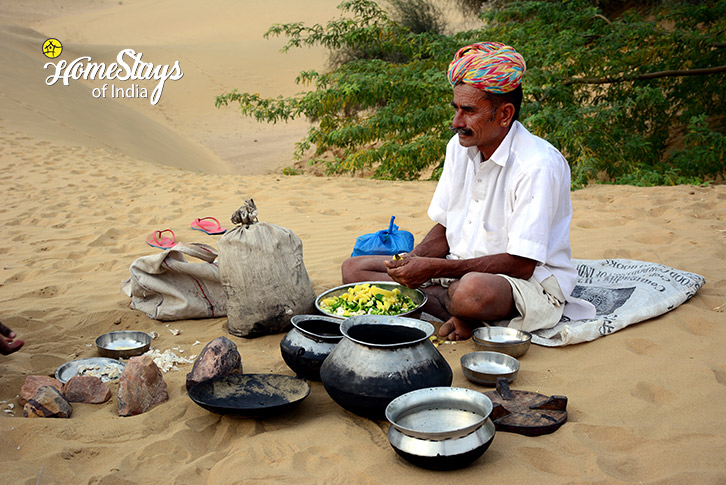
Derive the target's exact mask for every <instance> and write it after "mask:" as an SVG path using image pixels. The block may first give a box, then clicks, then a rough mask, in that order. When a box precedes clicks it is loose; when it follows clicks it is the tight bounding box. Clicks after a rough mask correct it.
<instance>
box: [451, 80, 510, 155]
mask: <svg viewBox="0 0 726 485" xmlns="http://www.w3.org/2000/svg"><path fill="white" fill-rule="evenodd" d="M451 105H452V106H453V107H454V110H455V113H454V120H453V121H452V122H451V127H452V128H453V129H454V130H456V132H457V133H458V135H459V143H461V145H462V146H465V147H472V146H475V147H479V148H480V150H482V151H483V152H484V151H489V150H486V149H487V148H490V147H492V145H496V146H493V148H494V149H496V147H497V146H499V143H500V142H501V140H502V138H503V136H501V128H502V126H501V124H500V120H499V116H497V115H498V113H497V112H495V111H494V110H493V107H492V103H491V101H489V100H488V99H486V98H485V97H484V95H483V93H482V91H481V90H479V89H477V88H475V87H473V86H470V85H468V84H457V85H456V86H455V87H454V100H453V101H452V102H451ZM504 134H506V130H505V132H504ZM491 152H493V150H491ZM490 155H491V153H490Z"/></svg>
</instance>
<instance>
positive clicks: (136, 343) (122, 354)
mask: <svg viewBox="0 0 726 485" xmlns="http://www.w3.org/2000/svg"><path fill="white" fill-rule="evenodd" d="M150 346H151V335H149V334H148V333H144V332H138V331H135V330H120V331H117V332H109V333H105V334H103V335H101V336H100V337H98V338H97V339H96V347H98V353H99V354H101V355H102V356H104V357H111V358H114V359H128V358H129V357H134V356H136V355H141V354H143V353H144V352H146V351H147V350H149V347H150Z"/></svg>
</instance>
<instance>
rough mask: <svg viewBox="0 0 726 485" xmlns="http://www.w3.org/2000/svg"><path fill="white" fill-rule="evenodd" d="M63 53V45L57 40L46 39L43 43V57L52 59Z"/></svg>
mask: <svg viewBox="0 0 726 485" xmlns="http://www.w3.org/2000/svg"><path fill="white" fill-rule="evenodd" d="M62 51H63V44H61V43H60V41H59V40H58V39H48V40H46V41H45V42H43V54H45V57H50V58H51V59H54V58H56V57H58V56H59V55H60V54H61V52H62Z"/></svg>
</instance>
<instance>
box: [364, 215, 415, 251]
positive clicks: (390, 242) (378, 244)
mask: <svg viewBox="0 0 726 485" xmlns="http://www.w3.org/2000/svg"><path fill="white" fill-rule="evenodd" d="M395 218H396V216H393V217H391V224H390V225H389V226H388V229H384V230H382V231H378V232H374V233H372V234H364V235H363V236H358V238H357V239H356V240H355V246H354V247H353V253H352V254H351V256H366V255H372V254H398V253H407V252H409V251H412V250H413V234H411V233H410V232H408V231H399V230H398V226H397V225H395V224H394V223H393V220H394V219H395Z"/></svg>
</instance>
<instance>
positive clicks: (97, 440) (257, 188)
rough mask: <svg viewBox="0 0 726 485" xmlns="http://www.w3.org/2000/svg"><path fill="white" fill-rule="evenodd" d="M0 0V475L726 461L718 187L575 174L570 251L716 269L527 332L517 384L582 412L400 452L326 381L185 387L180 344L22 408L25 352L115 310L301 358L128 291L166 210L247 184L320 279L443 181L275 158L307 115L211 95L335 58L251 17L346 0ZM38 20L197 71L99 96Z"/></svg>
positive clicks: (507, 469) (267, 359)
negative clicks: (596, 333)
mask: <svg viewBox="0 0 726 485" xmlns="http://www.w3.org/2000/svg"><path fill="white" fill-rule="evenodd" d="M3 4H4V5H2V7H3V8H2V9H0V11H2V12H3V13H2V17H0V18H1V19H2V21H3V22H4V23H5V24H6V26H5V27H3V28H2V31H1V32H2V33H1V34H0V35H1V36H2V38H1V39H0V40H2V44H3V49H0V56H1V57H0V59H1V60H2V61H3V66H4V67H3V69H2V71H0V76H1V79H0V86H2V88H0V92H1V93H2V96H0V164H1V165H0V166H2V169H3V170H2V173H0V190H2V202H3V203H2V205H0V225H2V227H3V228H4V237H3V238H2V240H0V254H1V255H2V267H1V269H0V319H1V320H2V321H3V322H5V323H6V324H8V325H9V326H11V327H12V328H13V329H14V330H15V331H16V332H17V333H18V335H19V336H20V337H21V338H23V339H24V340H25V341H26V342H27V343H26V345H25V347H24V348H23V349H22V350H21V351H20V352H18V353H15V354H13V355H11V356H8V357H1V358H0V401H3V402H2V403H0V409H2V410H3V412H2V413H0V414H2V415H3V416H0V431H1V432H2V433H3V435H4V437H5V439H3V440H2V441H0V467H2V470H3V471H2V479H1V480H0V481H2V482H3V483H104V484H108V483H215V484H216V483H248V482H252V481H259V482H264V483H277V482H281V483H321V482H323V483H382V482H391V483H421V482H423V481H433V480H446V481H463V482H467V483H468V482H475V481H476V482H478V481H482V480H485V479H486V480H487V481H492V482H503V483H534V482H540V483H583V482H604V483H631V482H646V483H664V482H667V483H724V481H726V467H725V466H724V464H723V456H724V454H725V453H726V436H725V435H726V425H725V424H724V420H723V417H722V414H723V402H724V400H725V399H726V357H724V352H723V349H722V347H723V345H724V342H726V326H725V325H724V323H726V317H725V316H724V310H726V278H725V277H724V274H726V223H725V222H724V214H726V187H725V186H713V187H689V186H679V187H658V188H634V187H621V186H618V187H614V186H594V187H588V188H586V189H584V190H580V191H577V192H574V193H573V195H572V198H573V203H574V207H575V217H574V220H573V224H572V245H573V253H574V254H573V255H574V256H575V257H577V258H585V259H600V258H631V259H638V260H644V261H653V262H659V263H663V264H666V265H669V266H673V267H675V268H678V269H683V270H687V271H692V272H695V273H699V274H701V275H704V276H705V277H706V279H707V284H706V286H705V287H703V288H702V289H701V290H700V291H699V292H698V294H697V295H696V296H695V297H694V298H693V299H692V300H691V301H689V302H687V303H686V304H685V305H683V306H682V307H680V308H678V309H676V310H674V311H672V312H670V313H668V314H666V315H664V316H662V317H659V318H656V319H653V320H651V321H648V322H645V323H641V324H638V325H635V326H632V327H629V328H627V329H625V330H622V331H620V332H617V333H615V334H612V335H610V336H608V337H605V338H601V339H598V340H596V341H593V342H590V343H587V344H580V345H575V346H569V347H564V348H545V347H537V346H533V348H532V349H531V350H530V352H529V353H528V354H527V355H526V356H525V357H524V358H522V370H521V371H520V375H519V377H518V379H517V381H515V384H514V387H515V388H517V389H523V390H531V391H537V392H541V393H544V394H562V395H566V396H567V397H568V398H569V406H568V410H569V421H568V423H567V424H566V425H565V426H563V427H562V428H561V429H560V430H558V431H557V432H556V433H554V434H551V435H547V436H542V437H538V438H527V437H524V436H520V435H515V434H508V433H498V434H497V436H496V437H495V440H494V443H493V445H492V447H491V448H490V450H489V451H487V453H486V455H484V457H483V458H481V459H480V460H478V461H477V462H476V463H475V464H473V465H472V466H470V467H468V468H466V469H463V470H460V471H456V472H450V473H446V474H437V473H432V472H427V471H424V470H421V469H418V468H415V467H413V466H411V465H409V464H407V463H406V462H404V461H402V460H401V459H400V458H399V457H398V456H397V455H396V454H395V453H394V452H393V450H392V449H391V448H390V446H389V444H388V441H387V438H386V431H387V428H388V426H387V423H385V422H376V421H371V420H367V419H363V418H359V417H357V416H355V415H352V414H350V413H348V412H346V411H344V410H343V409H342V408H340V407H339V406H337V405H336V404H335V403H334V402H332V401H331V399H330V398H329V397H328V396H327V394H326V392H325V390H324V388H323V387H322V385H320V384H319V383H312V384H311V385H312V392H311V394H310V396H309V397H308V398H307V399H306V400H305V401H304V402H303V403H302V404H301V406H300V407H299V408H297V409H296V410H295V411H294V412H292V413H289V414H286V415H282V416H279V417H276V418H272V419H266V420H257V421H255V420H244V419H232V418H228V417H221V416H217V415H214V414H211V413H209V412H207V411H205V410H203V409H202V408H200V407H198V406H196V405H195V404H194V403H193V402H192V401H191V400H189V398H188V397H187V396H186V392H185V389H184V379H185V375H186V373H187V372H188V371H189V370H190V368H191V366H190V365H184V366H181V368H180V369H179V370H177V371H171V372H169V373H167V374H165V376H164V378H165V380H166V382H167V384H168V386H169V394H170V400H169V401H168V402H167V403H164V404H162V405H159V406H157V407H155V408H154V409H152V410H151V411H150V412H148V413H146V414H143V415H140V416H136V417H129V418H119V417H118V415H117V410H116V401H115V397H116V388H115V387H114V386H112V391H113V393H114V397H113V398H112V400H111V401H109V402H108V403H105V404H103V405H84V404H76V405H74V412H73V417H72V418H71V419H69V420H41V419H36V420H31V419H24V418H22V417H20V416H21V415H22V413H21V411H20V410H19V409H18V407H17V399H16V395H17V393H18V391H19V389H20V387H21V385H22V383H23V381H24V379H25V377H26V376H27V375H30V374H41V375H50V374H53V373H54V371H55V369H56V368H57V367H58V366H59V365H60V364H62V363H63V362H66V361H67V360H71V359H75V358H79V357H92V356H95V355H96V350H95V348H94V346H93V342H94V340H95V338H96V337H97V336H98V335H100V334H102V333H105V332H107V331H111V330H117V329H138V330H143V331H147V332H151V331H157V332H158V333H159V334H160V337H159V338H158V339H157V340H155V341H154V346H155V347H156V348H158V349H159V350H162V351H163V350H167V349H180V350H178V352H181V351H182V350H183V355H187V356H188V355H193V354H197V353H198V352H199V350H200V349H201V346H202V345H203V344H205V343H207V342H209V341H210V340H212V339H213V338H215V337H218V336H221V335H224V336H227V337H229V338H231V339H232V340H233V341H234V342H235V343H236V344H237V345H238V348H239V350H240V353H241V355H242V359H243V363H244V367H245V371H246V372H272V373H282V374H292V372H291V371H290V370H289V369H288V368H287V367H286V365H285V364H284V362H283V361H282V359H281V357H280V353H279V342H280V340H281V338H282V335H271V336H267V337H262V338H259V339H254V340H245V339H241V338H237V337H231V336H230V335H229V334H228V333H227V331H226V329H225V323H226V322H225V319H224V318H216V319H209V320H198V321H180V322H173V323H169V324H168V326H167V324H164V323H160V322H156V321H153V320H150V319H149V318H147V317H146V316H145V315H143V314H140V313H138V312H135V311H132V310H130V309H129V308H128V303H129V300H128V299H127V298H126V297H125V295H123V294H122V293H121V292H120V290H119V285H120V283H121V281H122V280H123V279H124V278H126V277H127V276H128V266H129V264H130V263H131V262H132V261H133V260H134V259H135V258H137V257H139V256H143V255H146V254H152V253H153V252H155V251H156V249H153V248H150V247H148V246H146V245H145V244H144V242H143V241H144V237H145V236H146V234H147V233H149V232H150V231H152V230H155V229H164V228H172V229H174V230H175V231H176V233H177V236H178V238H179V239H180V240H182V241H186V242H205V243H209V244H215V243H216V241H217V239H218V236H206V235H204V234H202V233H200V232H197V231H193V230H191V228H190V227H189V224H190V222H191V221H192V219H194V218H195V217H204V216H214V217H217V218H218V219H220V220H221V221H222V222H223V223H225V224H227V222H228V217H229V216H230V215H231V214H232V212H233V211H234V209H236V208H237V207H238V206H239V205H240V204H241V203H242V201H243V200H244V199H245V198H248V197H254V199H255V201H256V203H257V205H258V207H259V210H260V219H261V220H265V221H268V222H272V223H275V224H278V225H281V226H285V227H288V228H290V229H292V230H293V231H294V232H295V233H296V234H298V235H299V236H300V238H301V239H302V241H303V244H304V257H305V264H306V267H307V270H308V273H309V274H310V277H311V278H312V279H313V281H314V282H315V288H316V291H318V292H320V291H322V290H323V289H326V288H330V287H332V286H335V285H337V284H339V281H340V275H339V266H340V263H341V262H342V261H343V260H344V259H345V258H346V257H347V256H348V255H349V254H350V251H351V249H352V245H353V242H354V240H355V237H356V236H358V235H360V234H362V233H366V232H371V231H374V230H378V229H380V228H383V227H385V226H386V225H387V223H388V220H389V218H390V216H391V215H396V216H397V222H398V223H399V224H400V225H401V227H402V228H404V229H407V230H410V231H411V232H413V233H414V235H415V237H416V240H417V241H420V239H421V238H422V237H423V235H424V234H425V233H426V231H427V230H428V229H429V228H430V226H431V222H430V221H429V220H428V219H427V218H426V215H425V208H426V206H427V204H428V200H429V199H430V197H431V195H432V193H433V190H434V187H435V184H434V183H432V182H382V181H372V180H360V179H348V178H322V177H312V176H301V177H285V176H281V175H278V174H275V173H266V172H267V171H269V170H273V169H276V168H278V167H281V166H285V165H288V164H289V155H290V149H289V147H291V146H292V145H293V144H294V141H296V140H297V139H298V138H299V135H300V133H302V132H304V130H305V127H304V126H303V125H299V126H275V127H268V126H257V125H254V124H252V123H250V122H247V121H244V120H240V119H238V118H237V116H236V115H235V114H233V113H230V112H227V111H217V110H216V109H215V108H214V107H213V104H212V105H210V104H209V102H208V100H209V99H213V96H214V95H215V94H216V93H217V92H219V90H220V89H221V90H224V89H230V88H233V87H239V88H241V89H249V90H254V89H259V90H260V92H264V91H265V90H269V92H270V93H272V94H274V93H275V92H280V93H290V92H294V90H295V89H296V87H295V86H294V84H292V82H291V81H290V79H289V77H287V78H286V76H287V74H282V72H283V71H284V72H290V73H291V74H290V76H292V77H294V72H296V71H297V70H299V69H302V68H310V67H311V66H314V65H316V64H317V65H321V64H322V62H323V57H322V56H321V53H318V52H314V51H302V52H301V53H299V57H296V58H295V59H297V60H294V61H290V62H289V63H280V62H278V59H280V58H279V57H278V56H277V54H276V50H277V48H278V47H277V46H275V47H269V46H267V45H266V44H265V43H264V42H260V41H259V35H258V34H261V32H263V31H264V30H265V29H266V28H267V26H268V24H269V23H272V22H275V21H281V22H284V21H290V20H297V19H301V20H304V19H306V16H308V15H309V16H310V17H309V18H311V19H315V18H318V19H320V20H325V19H327V18H329V17H330V15H329V14H328V13H327V12H334V6H335V2H323V1H322V0H321V1H311V2H306V3H305V4H304V5H300V4H298V3H294V2H284V1H278V2H266V3H265V4H264V5H260V4H257V3H253V2H231V1H230V2H217V3H215V4H214V5H213V7H215V8H211V7H210V8H206V7H205V8H199V7H195V5H196V2H192V1H190V0H182V1H181V2H151V1H141V0H139V1H132V2H127V1H124V2H123V3H122V4H119V2H90V1H89V2H87V3H84V4H83V5H82V7H83V8H80V7H78V6H76V7H74V8H70V7H68V8H61V7H63V5H62V4H61V3H60V2H47V3H45V4H44V5H45V7H46V8H44V9H34V8H32V5H31V3H30V2H28V3H22V2H20V3H15V2H13V3H12V4H9V2H3ZM172 4H173V5H172ZM144 14H147V17H145V16H144ZM163 19H165V20H164V21H162V20H163ZM10 24H14V25H15V26H11V25H10ZM47 36H57V37H58V38H61V39H64V43H65V45H67V46H68V48H69V49H70V52H71V53H72V55H73V56H76V55H83V54H84V53H88V52H91V53H92V55H93V56H96V55H99V56H103V55H106V56H108V55H110V56H111V57H113V56H114V55H115V54H116V52H117V51H118V49H119V48H120V46H127V45H128V46H132V47H134V48H136V49H138V50H143V52H144V56H147V54H148V55H149V59H153V60H155V59H157V58H158V59H159V61H157V62H162V61H164V62H169V61H173V60H174V59H181V62H182V65H183V66H185V77H184V78H183V79H182V80H180V81H178V82H177V83H175V84H173V85H169V86H168V87H166V88H165V91H164V94H163V98H162V101H161V103H160V104H159V105H158V106H157V107H152V106H151V105H150V104H149V103H148V101H147V100H128V99H127V100H123V101H121V102H118V100H116V101H112V100H96V99H93V98H92V97H91V96H90V94H89V91H90V86H88V85H81V84H71V85H70V86H67V87H60V86H52V87H49V86H45V85H44V84H43V79H44V78H45V76H46V75H47V74H45V72H44V71H43V69H42V64H43V63H44V62H45V60H44V58H43V57H42V55H40V54H39V51H40V43H42V41H43V40H44V38H45V37H47ZM269 42H274V41H269ZM234 44H237V45H234ZM181 46H183V47H184V48H182V47H181ZM240 46H245V47H246V48H245V49H240ZM250 46H255V48H253V47H250ZM266 49H269V50H266ZM152 54H153V55H152ZM235 56H239V57H236V59H237V60H236V61H235V60H234V59H235ZM245 56H250V57H245ZM287 56H291V54H288V55H287ZM293 57H294V56H293ZM286 59H287V60H290V59H292V58H289V57H286ZM186 66H189V68H186ZM285 79H287V80H285ZM258 85H259V88H256V86H258ZM56 88H58V89H56ZM296 130H299V131H296ZM255 139H257V140H258V141H257V142H255V141H253V140H255ZM235 157H237V158H235ZM248 162H249V163H248ZM245 164H247V165H245ZM244 167H246V168H244ZM200 170H203V172H201V171H200ZM229 171H232V172H233V173H229ZM170 329H178V330H181V333H180V334H179V335H174V334H172V332H170V331H169V330H170ZM196 342H200V343H199V344H196ZM195 344H196V345H195ZM439 349H440V350H441V351H442V354H443V355H444V356H445V357H446V359H447V361H448V362H449V363H450V365H451V366H452V368H453V370H454V385H455V386H462V387H469V388H473V389H478V390H481V391H486V390H488V389H487V388H482V387H479V386H476V385H474V384H471V383H469V382H468V381H467V380H466V379H465V378H464V377H463V375H462V373H461V371H460V368H459V364H458V362H459V358H460V356H461V355H463V354H464V353H466V352H469V351H472V350H475V349H474V346H473V344H472V343H471V342H465V343H457V344H455V345H443V346H441V347H439ZM11 404H12V405H14V406H15V407H14V408H13V409H11Z"/></svg>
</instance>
